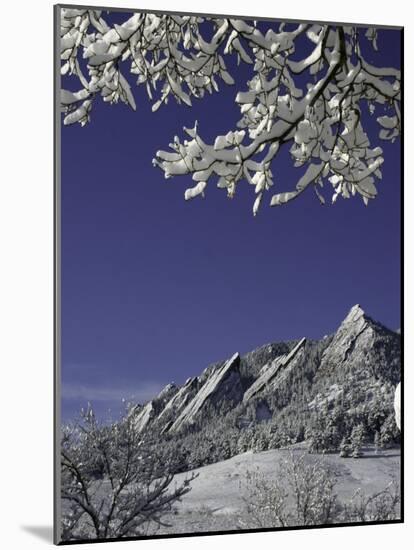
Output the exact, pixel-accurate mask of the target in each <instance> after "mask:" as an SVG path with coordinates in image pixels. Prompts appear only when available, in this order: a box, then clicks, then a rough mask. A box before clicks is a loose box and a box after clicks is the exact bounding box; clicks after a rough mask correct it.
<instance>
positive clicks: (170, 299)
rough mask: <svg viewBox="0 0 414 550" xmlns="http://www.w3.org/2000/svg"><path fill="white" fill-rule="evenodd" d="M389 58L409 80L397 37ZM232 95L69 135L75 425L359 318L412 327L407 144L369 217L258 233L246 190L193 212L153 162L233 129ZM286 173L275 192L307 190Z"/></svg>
mask: <svg viewBox="0 0 414 550" xmlns="http://www.w3.org/2000/svg"><path fill="white" fill-rule="evenodd" d="M119 17H120V16H119ZM120 18H121V19H122V20H123V19H124V18H125V14H123V15H122V17H120ZM379 46H380V50H381V53H380V54H375V55H374V54H372V61H375V62H377V63H380V64H383V65H393V66H399V64H400V45H399V32H397V31H389V30H388V31H381V34H380V38H379ZM368 59H370V58H369V57H368ZM126 72H127V68H126V66H125V70H124V74H126ZM249 74H250V69H249V68H246V67H243V68H242V70H240V71H239V73H236V74H235V73H234V72H233V76H236V78H237V79H238V80H240V82H243V81H245V80H246V78H248V76H249ZM241 88H242V89H244V88H245V85H243V84H241ZM221 89H222V92H221V93H220V94H215V95H214V96H209V97H207V98H205V99H204V100H202V101H198V102H197V101H194V107H193V108H192V109H190V108H188V107H183V106H180V107H179V106H177V105H176V104H175V103H174V102H173V101H170V103H169V105H168V106H167V107H166V108H162V109H160V110H159V111H158V112H157V113H155V114H153V113H152V112H151V105H150V103H149V101H148V99H147V97H146V94H145V92H144V89H143V88H139V89H137V88H135V89H134V92H135V97H136V101H137V111H136V112H133V111H132V110H130V109H129V108H128V107H127V106H125V105H124V104H119V105H112V106H110V105H106V104H103V103H102V102H100V101H99V102H98V101H97V102H96V105H95V106H94V108H93V110H92V120H91V122H90V123H89V124H88V125H87V126H86V127H84V128H81V127H80V126H79V125H76V126H71V127H63V128H62V153H61V158H62V378H63V392H62V405H63V408H62V414H63V418H64V419H67V418H69V417H72V416H73V415H74V414H75V413H76V412H77V411H79V408H80V407H81V406H82V405H84V404H85V403H86V402H87V401H88V400H90V401H92V403H93V404H94V406H95V407H96V409H97V410H98V411H99V412H100V413H103V411H106V410H107V409H108V408H111V409H112V410H113V411H114V414H117V411H118V410H119V406H120V400H121V398H122V397H125V398H126V399H132V398H135V399H137V400H139V401H143V400H146V399H148V398H150V397H151V396H152V395H154V394H155V393H157V392H158V391H159V389H160V388H161V387H162V386H164V385H165V384H167V383H168V382H170V381H175V382H176V383H183V382H184V380H185V379H186V378H187V377H188V376H191V375H196V374H199V373H200V372H201V371H202V370H203V369H204V368H205V367H206V366H207V365H208V364H209V363H211V362H213V361H216V360H220V359H223V358H226V357H228V356H230V355H231V354H233V353H234V352H235V351H239V352H246V351H248V350H250V349H253V348H255V347H257V346H260V345H262V344H264V343H267V342H270V341H278V340H285V339H293V338H299V337H301V336H307V337H310V338H320V337H321V336H323V335H324V334H326V333H331V332H333V331H334V330H335V329H336V327H337V326H338V325H339V323H340V322H341V320H342V319H343V318H344V317H345V315H346V313H347V311H348V310H349V309H350V307H351V306H352V305H354V304H355V303H360V304H361V305H362V307H363V308H364V309H365V310H366V312H367V313H368V314H369V315H370V316H372V317H374V318H375V319H377V320H379V321H381V322H383V323H384V324H386V325H388V326H390V327H391V328H397V327H399V326H400V193H401V188H400V187H401V179H400V144H399V142H396V143H394V144H390V143H388V142H381V146H382V147H383V149H384V154H385V163H384V165H383V180H382V182H380V184H379V195H378V197H377V198H376V199H375V200H374V201H371V202H370V203H369V206H368V207H365V206H364V204H363V202H362V200H361V199H359V198H358V199H355V200H343V199H339V200H338V201H337V203H336V204H335V205H330V201H328V202H327V206H325V207H322V206H321V205H320V204H319V202H318V200H317V199H316V197H315V195H314V193H313V191H311V190H309V192H307V193H305V194H304V195H303V196H302V197H301V198H300V199H298V200H297V201H293V202H292V203H291V204H289V205H286V206H284V207H280V208H270V207H268V206H267V204H263V207H262V209H261V210H260V213H259V215H258V217H256V218H253V216H252V211H251V209H252V203H253V200H254V197H253V189H252V188H251V186H249V185H248V184H247V183H242V184H240V185H239V187H238V191H237V194H236V197H235V198H234V199H233V200H229V199H227V197H226V194H225V192H224V191H222V190H218V189H216V188H215V187H214V185H210V187H209V188H208V189H207V196H206V199H205V200H202V199H199V200H194V201H190V202H185V201H184V198H183V194H184V190H185V188H187V187H189V186H190V185H191V179H190V177H178V178H173V179H170V180H165V179H164V177H163V173H162V172H161V171H160V170H158V169H155V168H153V166H152V164H151V160H152V158H153V156H154V154H155V152H156V151H157V150H158V149H164V150H166V149H167V148H168V143H169V142H170V141H171V139H172V137H173V136H174V134H176V133H178V134H179V135H182V130H181V128H182V126H183V125H185V126H192V125H193V124H194V121H195V120H196V119H198V120H199V125H200V134H201V135H202V136H203V137H204V138H210V139H212V138H213V137H214V136H215V135H217V134H223V133H227V131H228V130H230V129H234V128H235V123H236V121H237V120H238V119H239V118H240V115H239V110H238V108H237V106H236V105H235V104H234V96H235V94H236V91H237V89H238V86H236V87H225V86H224V84H223V85H221ZM372 121H374V119H372ZM366 124H367V128H368V129H372V130H373V132H375V134H374V133H371V137H373V136H374V135H376V134H377V133H378V131H377V127H376V125H374V124H373V122H371V121H368V122H367V123H366ZM373 142H375V139H374V140H373ZM273 173H274V176H275V182H276V185H277V188H276V189H275V192H277V191H283V190H291V189H292V188H293V187H294V185H295V183H296V181H297V179H298V171H297V170H295V169H294V168H292V163H291V161H290V159H289V158H288V156H287V155H285V156H282V158H281V159H280V160H278V162H277V163H276V164H274V166H273ZM327 191H328V196H330V193H331V190H330V189H329V190H328V189H327ZM268 200H269V198H268Z"/></svg>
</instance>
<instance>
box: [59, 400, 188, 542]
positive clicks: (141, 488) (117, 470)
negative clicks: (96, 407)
mask: <svg viewBox="0 0 414 550" xmlns="http://www.w3.org/2000/svg"><path fill="white" fill-rule="evenodd" d="M148 449H149V447H148V446H147V443H146V442H145V441H143V440H142V437H141V436H140V435H139V434H137V432H136V430H135V429H134V424H133V420H132V416H131V415H126V416H125V417H124V418H123V419H122V421H120V422H117V423H113V424H110V425H99V424H98V422H97V420H96V417H95V415H94V413H93V410H92V409H91V408H89V409H88V410H87V411H86V412H84V414H83V415H82V420H81V422H80V423H79V424H78V425H77V426H70V427H66V428H65V429H64V430H63V437H62V445H61V464H62V487H61V497H62V500H63V513H62V516H63V519H62V538H63V540H76V539H86V538H97V539H102V538H104V539H106V538H121V537H125V536H137V535H139V534H142V533H143V529H145V528H146V527H148V526H149V524H152V525H165V522H164V519H163V518H164V516H165V514H166V513H167V512H169V511H170V510H171V509H172V506H173V505H174V503H177V501H179V500H180V498H181V497H182V496H183V495H185V494H186V493H187V492H188V491H189V490H190V482H191V481H192V480H193V479H194V477H195V476H194V475H192V476H189V477H188V478H187V479H186V480H185V481H184V483H183V484H182V485H179V486H173V485H172V482H173V479H174V475H173V473H171V470H172V464H168V463H167V464H166V463H161V462H160V461H159V460H158V457H157V456H156V453H155V451H153V450H151V451H149V450H148Z"/></svg>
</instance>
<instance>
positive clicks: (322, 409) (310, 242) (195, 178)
mask: <svg viewBox="0 0 414 550" xmlns="http://www.w3.org/2000/svg"><path fill="white" fill-rule="evenodd" d="M269 15H271V16H272V17H274V16H275V15H277V14H275V13H269ZM402 52H403V32H402V28H397V27H367V26H363V25H359V24H357V22H355V23H346V24H345V23H330V22H313V21H296V20H294V19H292V20H287V21H281V20H277V19H274V18H269V19H263V18H262V19H260V18H259V19H255V17H254V15H253V14H252V16H251V17H246V18H241V17H239V16H235V15H203V14H190V13H181V14H180V13H173V12H170V13H168V12H152V11H145V10H141V11H133V10H131V9H128V10H127V9H122V8H121V7H120V8H119V9H115V8H111V9H108V8H97V7H88V6H78V5H77V6H70V5H59V6H56V7H55V197H56V201H55V244H56V248H55V274H56V277H55V453H56V454H55V542H56V543H57V544H66V543H67V544H69V543H76V542H88V541H112V540H119V539H140V538H151V537H152V538H153V537H167V536H168V537H171V536H183V535H206V534H214V533H240V532H250V531H257V530H280V529H283V530H285V529H298V528H310V527H315V526H318V527H325V526H333V525H355V524H361V525H366V524H372V523H389V522H402V521H403V499H402V493H401V487H402V482H401V481H402V453H401V448H402V444H403V434H402V421H401V413H400V409H401V405H400V386H401V385H402V347H401V338H402V335H403V326H402V251H401V242H402V229H401V228H402V197H403V184H402V144H401V140H402V120H403V119H402V107H403V105H402V75H401V70H402V60H403V56H402Z"/></svg>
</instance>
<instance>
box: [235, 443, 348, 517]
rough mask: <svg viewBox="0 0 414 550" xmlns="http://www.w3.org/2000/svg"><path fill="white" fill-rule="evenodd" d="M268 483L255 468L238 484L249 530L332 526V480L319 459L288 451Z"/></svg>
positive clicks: (335, 508) (334, 508) (334, 499)
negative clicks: (252, 528)
mask: <svg viewBox="0 0 414 550" xmlns="http://www.w3.org/2000/svg"><path fill="white" fill-rule="evenodd" d="M277 474H278V475H277V478H276V479H275V480H273V481H272V480H269V479H267V478H266V477H265V475H264V474H262V473H260V471H259V469H257V470H256V471H254V472H247V475H246V482H245V484H244V485H243V484H242V485H241V490H242V491H243V492H244V493H245V497H244V502H245V510H246V512H247V518H248V519H247V524H246V520H245V519H243V518H242V519H241V524H244V525H245V526H249V527H288V526H295V525H301V526H305V525H324V524H327V523H333V521H334V519H335V517H336V515H337V513H338V505H337V496H336V494H335V493H334V486H335V482H336V478H335V475H334V473H333V472H332V471H331V470H330V469H329V468H327V467H326V464H323V462H322V460H313V459H311V460H309V457H308V455H307V454H306V453H304V454H302V455H300V456H297V455H295V453H294V452H293V451H290V452H289V454H288V457H287V458H286V459H284V460H283V461H282V463H281V465H280V468H278V470H277Z"/></svg>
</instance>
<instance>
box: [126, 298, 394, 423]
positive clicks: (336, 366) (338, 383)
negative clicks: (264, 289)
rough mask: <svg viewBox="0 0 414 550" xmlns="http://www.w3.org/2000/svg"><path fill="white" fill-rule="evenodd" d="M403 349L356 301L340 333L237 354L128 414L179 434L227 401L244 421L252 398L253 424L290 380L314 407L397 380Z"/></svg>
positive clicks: (266, 412)
mask: <svg viewBox="0 0 414 550" xmlns="http://www.w3.org/2000/svg"><path fill="white" fill-rule="evenodd" d="M400 354H401V352H400V335H399V334H397V333H396V332H394V331H391V330H389V329H387V328H386V327H384V326H383V325H381V324H380V323H378V322H376V321H374V320H372V319H371V318H370V317H368V316H367V315H366V313H365V312H364V311H363V309H362V308H361V307H360V306H359V305H355V306H354V307H352V308H351V310H350V311H349V313H348V315H347V316H346V317H345V319H344V320H343V322H342V323H341V324H340V326H339V328H338V330H337V331H336V332H335V333H334V334H333V335H331V336H326V337H324V338H323V339H322V340H321V341H311V340H307V339H305V338H302V339H300V340H296V341H290V342H282V343H273V344H266V345H265V346H262V347H260V348H257V349H256V350H253V351H251V352H249V353H247V354H246V355H244V356H243V357H240V356H239V354H238V353H235V354H234V355H233V356H232V357H231V358H230V359H228V360H227V361H222V362H219V363H215V364H213V365H210V366H209V367H207V368H206V369H205V370H204V371H203V372H202V373H201V374H200V375H199V376H197V377H195V378H189V379H188V380H187V381H186V382H185V384H184V385H183V386H182V387H177V386H175V385H174V384H169V385H168V386H166V387H165V388H164V390H162V392H161V393H160V394H159V395H158V396H157V397H156V398H154V399H153V400H152V401H150V402H149V403H147V404H146V405H145V406H143V407H141V406H137V407H135V408H134V410H133V412H132V413H131V414H134V415H135V424H136V429H137V430H138V431H140V432H141V431H143V430H145V429H148V428H149V427H151V426H152V427H154V429H156V430H159V431H160V432H161V433H167V432H168V433H176V432H180V431H181V430H182V429H184V428H186V427H191V426H194V425H199V426H200V425H202V424H203V422H207V421H208V420H205V417H206V415H205V411H206V410H210V412H211V410H217V411H219V410H220V406H221V405H222V404H223V403H224V404H225V405H226V407H227V408H226V410H229V408H230V409H231V408H234V407H235V406H237V405H239V404H240V406H241V407H244V409H243V410H244V412H243V413H242V416H241V417H240V418H242V419H244V418H246V417H245V416H243V415H244V414H245V413H246V411H247V408H246V407H248V406H249V405H250V403H252V406H253V410H255V411H256V413H255V419H256V420H254V421H257V422H261V421H265V420H266V419H267V418H270V417H271V415H272V411H271V407H270V405H269V404H270V403H271V401H272V396H273V395H275V394H276V393H277V392H282V394H283V392H284V393H286V391H285V389H286V387H287V386H286V385H292V384H295V385H297V386H298V387H302V386H303V387H305V386H306V387H307V388H308V389H307V391H308V392H309V391H310V394H311V399H312V400H311V401H309V405H308V406H309V410H314V409H315V408H319V407H321V406H322V405H323V404H324V403H327V402H328V403H329V402H331V401H334V400H335V399H337V398H338V397H339V396H340V395H341V394H342V393H343V392H344V391H347V390H346V387H347V384H348V387H349V384H350V383H351V384H355V385H358V384H359V386H360V391H361V396H362V397H361V399H365V394H367V395H368V394H373V393H375V392H377V394H378V392H381V391H383V389H384V388H383V385H384V384H388V385H394V386H395V385H396V384H397V383H398V382H399V379H400V362H401V356H400ZM309 387H312V388H314V390H309ZM284 388H285V389H284ZM387 391H388V390H387ZM217 414H220V413H219V412H218V413H217ZM249 422H250V421H249Z"/></svg>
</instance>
